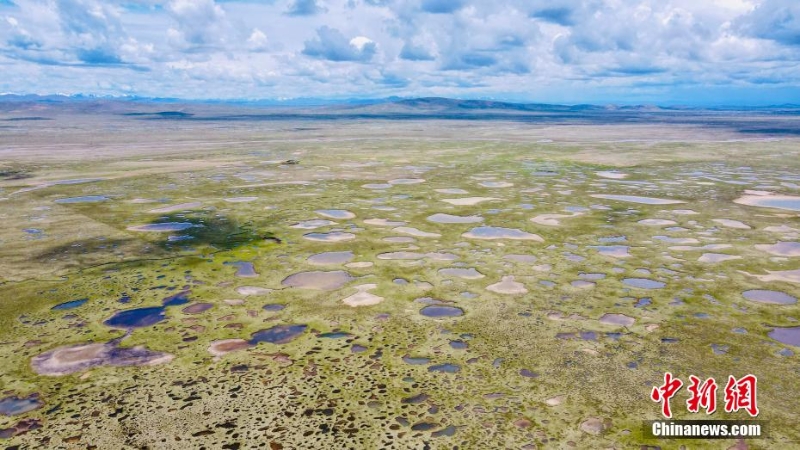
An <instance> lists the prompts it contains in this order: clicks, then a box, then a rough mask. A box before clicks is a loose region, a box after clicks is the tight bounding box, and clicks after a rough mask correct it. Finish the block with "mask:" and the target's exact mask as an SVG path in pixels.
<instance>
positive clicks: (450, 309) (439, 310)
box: [419, 305, 464, 317]
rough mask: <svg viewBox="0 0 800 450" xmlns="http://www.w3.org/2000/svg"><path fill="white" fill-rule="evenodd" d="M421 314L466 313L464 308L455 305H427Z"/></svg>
mask: <svg viewBox="0 0 800 450" xmlns="http://www.w3.org/2000/svg"><path fill="white" fill-rule="evenodd" d="M419 312H420V314H422V315H423V316H426V317H458V316H461V315H463V314H464V310H463V309H461V308H456V307H454V306H438V305H432V306H426V307H424V308H422V309H421V310H420V311H419Z"/></svg>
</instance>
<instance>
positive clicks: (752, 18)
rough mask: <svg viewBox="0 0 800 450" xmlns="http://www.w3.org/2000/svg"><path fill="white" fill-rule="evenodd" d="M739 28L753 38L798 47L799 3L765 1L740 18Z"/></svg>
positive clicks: (775, 0) (799, 38)
mask: <svg viewBox="0 0 800 450" xmlns="http://www.w3.org/2000/svg"><path fill="white" fill-rule="evenodd" d="M739 26H740V27H741V29H742V30H743V31H744V32H745V33H747V34H748V35H750V36H753V37H757V38H761V39H770V40H773V41H775V42H779V43H781V44H784V45H797V46H800V3H798V2H797V1H796V0H765V1H764V2H763V3H761V4H760V5H758V6H757V7H756V8H755V9H754V10H753V12H751V13H750V14H747V15H745V16H744V17H742V18H741V19H740V20H739Z"/></svg>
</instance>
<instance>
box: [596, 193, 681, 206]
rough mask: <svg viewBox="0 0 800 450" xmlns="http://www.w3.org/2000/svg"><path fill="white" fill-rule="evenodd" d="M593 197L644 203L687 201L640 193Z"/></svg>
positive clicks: (597, 195)
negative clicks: (645, 195) (640, 194)
mask: <svg viewBox="0 0 800 450" xmlns="http://www.w3.org/2000/svg"><path fill="white" fill-rule="evenodd" d="M591 197H594V198H602V199H605V200H618V201H621V202H631V203H641V204H644V205H674V204H678V203H686V202H683V201H680V200H672V199H666V198H653V197H640V196H638V195H610V194H592V195H591Z"/></svg>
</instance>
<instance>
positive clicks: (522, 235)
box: [461, 227, 544, 242]
mask: <svg viewBox="0 0 800 450" xmlns="http://www.w3.org/2000/svg"><path fill="white" fill-rule="evenodd" d="M461 236H462V237H465V238H472V239H515V240H529V241H537V242H544V239H542V237H541V236H539V235H537V234H532V233H527V232H525V231H522V230H518V229H515V228H503V227H476V228H473V229H471V230H470V231H468V232H466V233H464V234H462V235H461Z"/></svg>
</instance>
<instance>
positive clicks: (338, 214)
mask: <svg viewBox="0 0 800 450" xmlns="http://www.w3.org/2000/svg"><path fill="white" fill-rule="evenodd" d="M314 212H316V213H317V214H319V215H320V216H322V217H328V218H330V219H352V218H354V217H355V216H356V215H355V214H353V213H351V212H350V211H345V210H343V209H318V210H316V211H314Z"/></svg>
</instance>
